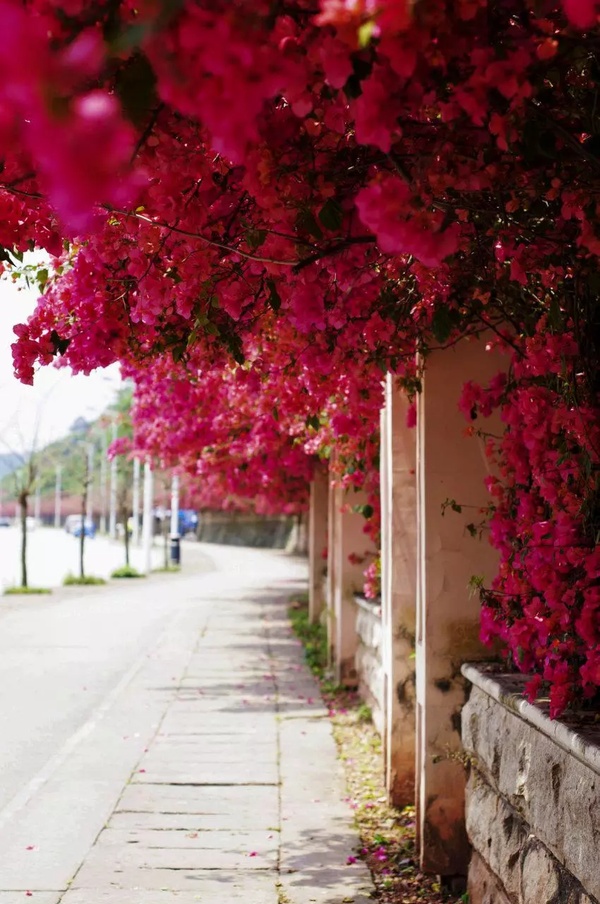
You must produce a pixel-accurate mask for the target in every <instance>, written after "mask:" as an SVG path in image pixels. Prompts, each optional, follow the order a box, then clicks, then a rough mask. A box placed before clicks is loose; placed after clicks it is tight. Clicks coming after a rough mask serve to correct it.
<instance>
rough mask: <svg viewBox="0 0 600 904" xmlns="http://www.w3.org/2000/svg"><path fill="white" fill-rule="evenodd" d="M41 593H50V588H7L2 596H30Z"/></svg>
mask: <svg viewBox="0 0 600 904" xmlns="http://www.w3.org/2000/svg"><path fill="white" fill-rule="evenodd" d="M43 593H52V590H51V589H50V587H7V588H6V590H5V591H4V596H17V595H23V596H30V595H36V594H38V595H39V594H43Z"/></svg>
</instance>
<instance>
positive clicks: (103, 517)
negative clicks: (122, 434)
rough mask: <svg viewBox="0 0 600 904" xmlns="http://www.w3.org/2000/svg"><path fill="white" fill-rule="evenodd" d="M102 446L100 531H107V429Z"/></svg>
mask: <svg viewBox="0 0 600 904" xmlns="http://www.w3.org/2000/svg"><path fill="white" fill-rule="evenodd" d="M101 443H102V445H101V448H100V533H101V534H105V533H106V510H107V508H108V505H107V503H108V495H107V484H108V481H107V479H106V478H107V473H106V472H107V468H106V450H107V448H108V443H107V442H106V430H104V429H103V430H102V440H101Z"/></svg>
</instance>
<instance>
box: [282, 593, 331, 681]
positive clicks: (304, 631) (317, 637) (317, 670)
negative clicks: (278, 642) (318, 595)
mask: <svg viewBox="0 0 600 904" xmlns="http://www.w3.org/2000/svg"><path fill="white" fill-rule="evenodd" d="M288 617H289V619H290V621H291V623H292V628H293V629H294V633H295V634H296V635H297V636H298V637H299V638H300V640H301V641H302V643H303V645H304V656H305V658H306V663H307V665H308V667H309V669H310V670H311V672H312V673H313V675H316V677H317V678H319V679H320V680H323V679H324V677H325V670H326V668H327V632H326V631H325V628H324V627H323V625H321V624H316V625H311V624H310V622H309V620H308V602H305V601H304V600H303V599H301V598H300V599H296V600H294V601H293V602H292V603H291V604H290V607H289V609H288Z"/></svg>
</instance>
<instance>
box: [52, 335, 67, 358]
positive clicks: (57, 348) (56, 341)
mask: <svg viewBox="0 0 600 904" xmlns="http://www.w3.org/2000/svg"><path fill="white" fill-rule="evenodd" d="M50 342H51V343H52V348H53V349H54V354H55V355H64V353H65V352H66V350H67V349H68V347H69V345H70V344H71V340H70V339H61V338H60V336H59V335H58V333H57V332H56V330H52V332H51V333H50Z"/></svg>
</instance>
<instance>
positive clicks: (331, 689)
mask: <svg viewBox="0 0 600 904" xmlns="http://www.w3.org/2000/svg"><path fill="white" fill-rule="evenodd" d="M288 611H289V618H290V621H291V623H292V627H293V629H294V632H295V633H296V634H297V636H298V637H299V638H300V640H301V641H302V643H303V644H304V646H305V656H306V661H307V664H308V665H309V667H310V668H311V671H312V672H313V674H315V675H316V676H317V678H318V679H319V682H320V685H321V694H322V696H323V699H324V701H325V704H326V706H327V709H328V712H329V717H330V719H331V721H332V729H333V736H334V738H335V742H336V744H337V747H338V756H339V758H340V760H341V761H342V763H343V765H344V771H345V774H346V787H347V791H348V799H349V802H350V806H351V807H352V809H353V811H354V821H355V825H356V829H357V831H358V835H359V839H360V842H359V846H358V848H357V850H356V860H359V859H360V860H364V861H365V863H366V864H367V866H368V867H369V869H370V871H371V876H372V878H373V882H374V884H375V889H376V890H375V893H374V897H375V898H376V900H377V901H378V904H448V902H453V904H454V902H456V904H459V902H464V900H465V898H464V896H463V897H462V898H461V897H457V896H456V895H451V896H448V895H447V894H446V893H445V892H444V891H442V889H441V888H440V885H439V882H437V881H436V879H435V878H434V877H432V876H427V875H425V874H424V873H422V872H421V871H420V870H419V865H418V862H419V861H418V856H417V848H416V824H415V809H414V807H405V808H404V809H403V810H397V809H395V808H394V807H391V806H389V804H388V803H387V802H386V801H387V798H386V789H385V785H384V777H383V768H382V760H383V751H382V743H381V738H380V737H379V735H378V734H377V732H376V731H375V726H374V725H373V722H372V720H371V710H370V708H369V707H368V706H367V705H366V704H365V703H364V702H363V701H362V700H361V699H360V697H359V696H358V694H357V693H356V692H354V691H349V690H347V689H345V688H340V687H339V686H335V685H333V684H332V683H331V681H329V680H328V678H327V673H326V668H327V635H326V630H325V627H324V626H322V625H310V624H309V622H308V606H307V604H306V603H305V602H304V601H303V600H301V599H296V600H294V602H292V603H291V605H290V608H289V610H288ZM353 862H354V858H352V857H350V858H349V860H348V869H352V863H353Z"/></svg>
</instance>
